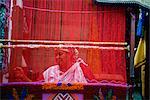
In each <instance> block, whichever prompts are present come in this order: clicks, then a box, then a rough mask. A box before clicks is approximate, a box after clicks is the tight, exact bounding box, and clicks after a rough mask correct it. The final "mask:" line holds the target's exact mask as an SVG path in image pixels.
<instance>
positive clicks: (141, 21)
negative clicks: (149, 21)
mask: <svg viewBox="0 0 150 100" xmlns="http://www.w3.org/2000/svg"><path fill="white" fill-rule="evenodd" d="M144 19H145V11H141V13H140V16H139V21H138V24H137V32H136V35H137V36H139V37H143V34H142V33H143V28H144V27H143V26H144V25H143V24H144Z"/></svg>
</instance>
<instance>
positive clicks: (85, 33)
mask: <svg viewBox="0 0 150 100" xmlns="http://www.w3.org/2000/svg"><path fill="white" fill-rule="evenodd" d="M125 17H126V16H125V8H124V7H120V6H118V7H113V6H102V5H97V4H95V3H94V1H93V0H23V9H21V8H19V6H15V1H14V7H13V17H12V21H13V26H12V39H24V40H65V41H68V40H71V41H93V42H94V41H95V42H96V41H97V42H125V26H126V23H125ZM78 49H79V51H80V57H81V58H83V59H84V60H85V61H86V62H87V63H88V65H89V67H90V68H91V70H92V72H93V73H94V75H95V77H96V79H97V80H98V81H102V80H107V81H113V80H114V81H121V82H126V59H125V50H112V49H111V50H103V49H81V48H78ZM22 56H23V57H24V59H25V61H26V63H27V69H28V70H30V78H31V79H33V80H35V78H36V77H37V76H38V75H39V74H41V73H42V71H44V70H45V69H47V68H48V67H49V66H51V65H53V64H54V63H55V60H54V51H53V48H39V49H27V48H26V49H22V48H20V49H18V48H14V49H12V50H11V63H10V70H11V69H12V68H14V67H16V66H21V63H22V59H21V58H22ZM10 80H11V81H13V79H12V78H10Z"/></svg>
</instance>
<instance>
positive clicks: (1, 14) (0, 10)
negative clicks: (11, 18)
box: [0, 5, 6, 69]
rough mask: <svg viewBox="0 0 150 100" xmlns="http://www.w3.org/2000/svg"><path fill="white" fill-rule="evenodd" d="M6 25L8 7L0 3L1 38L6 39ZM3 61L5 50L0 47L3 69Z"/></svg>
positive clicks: (0, 60) (0, 66) (0, 64)
mask: <svg viewBox="0 0 150 100" xmlns="http://www.w3.org/2000/svg"><path fill="white" fill-rule="evenodd" d="M5 25H6V8H5V6H3V5H0V39H4V36H5V31H4V28H5ZM2 62H3V51H2V48H0V69H2Z"/></svg>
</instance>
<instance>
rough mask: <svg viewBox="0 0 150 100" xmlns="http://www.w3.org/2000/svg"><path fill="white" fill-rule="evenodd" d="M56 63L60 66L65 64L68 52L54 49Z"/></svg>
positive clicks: (68, 57) (67, 60)
mask: <svg viewBox="0 0 150 100" xmlns="http://www.w3.org/2000/svg"><path fill="white" fill-rule="evenodd" d="M55 58H56V63H57V64H58V65H60V66H67V64H68V62H69V61H70V56H69V52H66V51H62V50H57V51H55Z"/></svg>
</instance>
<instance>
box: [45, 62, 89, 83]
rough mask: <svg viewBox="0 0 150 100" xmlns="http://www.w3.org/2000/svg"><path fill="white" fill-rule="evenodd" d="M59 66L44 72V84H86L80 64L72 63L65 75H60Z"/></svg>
mask: <svg viewBox="0 0 150 100" xmlns="http://www.w3.org/2000/svg"><path fill="white" fill-rule="evenodd" d="M60 73H61V71H60V69H59V65H54V66H51V67H50V68H48V69H47V70H46V71H44V73H43V76H44V80H45V82H63V83H76V82H79V83H87V81H86V79H85V76H84V74H83V71H82V69H81V67H80V62H76V63H74V65H72V66H71V67H70V68H69V69H68V70H67V71H66V72H65V73H63V74H62V75H60Z"/></svg>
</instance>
